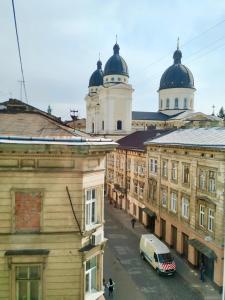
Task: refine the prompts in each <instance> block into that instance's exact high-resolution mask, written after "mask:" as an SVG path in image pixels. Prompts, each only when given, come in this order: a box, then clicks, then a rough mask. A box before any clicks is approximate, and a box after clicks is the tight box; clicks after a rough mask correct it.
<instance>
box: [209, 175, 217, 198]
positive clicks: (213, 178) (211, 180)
mask: <svg viewBox="0 0 225 300" xmlns="http://www.w3.org/2000/svg"><path fill="white" fill-rule="evenodd" d="M208 189H209V192H211V193H214V192H215V191H216V175H215V172H214V171H209V188H208Z"/></svg>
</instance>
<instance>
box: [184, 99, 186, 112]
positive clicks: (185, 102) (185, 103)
mask: <svg viewBox="0 0 225 300" xmlns="http://www.w3.org/2000/svg"><path fill="white" fill-rule="evenodd" d="M184 108H185V109H187V98H184Z"/></svg>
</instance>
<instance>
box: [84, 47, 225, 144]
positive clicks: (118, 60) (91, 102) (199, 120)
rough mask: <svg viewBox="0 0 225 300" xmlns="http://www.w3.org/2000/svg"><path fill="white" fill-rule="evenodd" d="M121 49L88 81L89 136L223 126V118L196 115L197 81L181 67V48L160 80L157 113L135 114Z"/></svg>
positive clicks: (115, 135) (186, 69)
mask: <svg viewBox="0 0 225 300" xmlns="http://www.w3.org/2000/svg"><path fill="white" fill-rule="evenodd" d="M119 50H120V48H119V45H118V44H117V43H116V44H115V45H114V47H113V51H114V54H113V56H111V57H110V58H109V59H108V61H107V62H106V64H105V68H104V71H103V70H102V62H101V61H98V62H97V69H96V70H95V71H94V72H93V73H92V75H91V77H90V80H89V86H88V88H89V91H88V94H87V95H86V97H85V101H86V115H87V116H86V118H87V120H86V122H87V125H86V132H87V133H92V134H97V135H109V136H110V135H112V137H113V136H114V139H120V138H121V137H123V136H125V135H127V134H129V133H131V132H133V131H136V130H146V129H147V128H148V127H152V126H154V127H155V128H157V129H162V128H174V127H175V128H180V127H213V126H223V122H222V120H221V119H220V118H218V117H216V116H214V115H206V114H204V113H201V112H194V93H195V90H196V89H195V86H194V77H193V75H192V72H191V71H190V70H189V69H188V68H187V67H186V66H185V65H183V64H182V63H181V58H182V53H181V51H180V49H179V45H178V47H177V49H176V51H175V52H174V54H173V59H174V62H173V64H172V65H171V66H170V67H169V68H167V69H166V71H165V72H164V73H163V75H162V77H161V79H160V85H159V89H158V94H159V100H158V111H157V112H143V111H132V94H133V91H134V90H133V87H132V85H131V84H130V83H128V79H129V73H128V66H127V63H126V62H125V60H124V59H123V58H122V57H121V56H120V54H119Z"/></svg>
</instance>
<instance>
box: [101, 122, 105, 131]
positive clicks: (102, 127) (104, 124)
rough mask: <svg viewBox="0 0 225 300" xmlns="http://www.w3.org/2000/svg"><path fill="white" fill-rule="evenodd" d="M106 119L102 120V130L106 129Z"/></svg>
mask: <svg viewBox="0 0 225 300" xmlns="http://www.w3.org/2000/svg"><path fill="white" fill-rule="evenodd" d="M104 125H105V124H104V121H102V130H104V128H105V126H104Z"/></svg>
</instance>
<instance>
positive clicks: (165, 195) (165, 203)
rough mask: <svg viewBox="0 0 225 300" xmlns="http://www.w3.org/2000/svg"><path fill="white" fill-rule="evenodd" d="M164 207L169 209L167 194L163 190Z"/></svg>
mask: <svg viewBox="0 0 225 300" xmlns="http://www.w3.org/2000/svg"><path fill="white" fill-rule="evenodd" d="M162 206H163V207H167V192H166V190H162Z"/></svg>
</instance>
